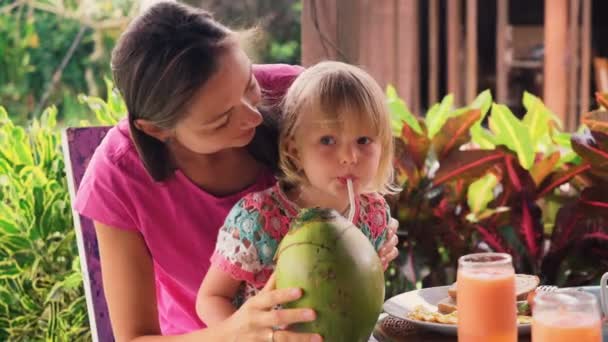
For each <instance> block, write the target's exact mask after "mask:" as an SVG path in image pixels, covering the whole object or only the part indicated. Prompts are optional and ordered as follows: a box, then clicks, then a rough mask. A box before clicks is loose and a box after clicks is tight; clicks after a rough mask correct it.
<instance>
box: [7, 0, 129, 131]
mask: <svg viewBox="0 0 608 342" xmlns="http://www.w3.org/2000/svg"><path fill="white" fill-rule="evenodd" d="M136 3H137V2H133V1H125V0H104V1H94V2H91V1H84V0H78V1H68V2H61V1H60V2H56V1H50V2H49V1H13V0H0V55H2V58H1V59H0V104H2V105H3V106H4V107H5V108H6V109H7V111H8V112H9V114H10V115H11V116H12V117H11V118H12V120H13V121H14V122H15V123H16V124H20V125H25V124H27V122H28V120H29V119H31V118H33V117H36V116H39V115H40V114H41V112H42V111H43V109H44V108H45V107H46V106H47V105H48V104H54V105H56V106H57V108H58V113H59V116H60V117H59V119H60V120H62V121H63V120H65V121H68V123H69V124H73V123H75V122H77V120H78V119H80V118H84V117H85V116H86V115H87V114H89V112H88V110H87V108H86V107H84V106H82V105H81V104H79V103H78V102H77V101H76V99H77V94H79V93H83V92H84V93H87V94H92V95H96V96H99V95H102V96H103V95H104V94H103V92H102V91H103V76H104V75H109V74H110V63H109V60H110V49H111V47H112V46H113V45H114V42H115V40H116V38H117V37H118V34H119V33H120V31H121V29H122V28H123V27H125V26H126V24H127V22H128V19H129V17H130V16H132V15H133V14H134V13H133V9H136V8H137V6H134V4H136Z"/></svg>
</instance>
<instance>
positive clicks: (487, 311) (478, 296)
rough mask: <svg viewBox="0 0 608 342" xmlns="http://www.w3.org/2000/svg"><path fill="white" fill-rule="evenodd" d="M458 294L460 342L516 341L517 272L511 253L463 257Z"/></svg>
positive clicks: (459, 260)
mask: <svg viewBox="0 0 608 342" xmlns="http://www.w3.org/2000/svg"><path fill="white" fill-rule="evenodd" d="M456 291H457V296H456V307H457V310H458V342H473V341H475V342H478V341H485V342H503V341H504V342H507V341H508V342H514V341H517V300H516V295H515V271H514V269H513V262H512V259H511V256H510V255H509V254H504V253H476V254H468V255H465V256H462V257H460V259H458V275H457V281H456Z"/></svg>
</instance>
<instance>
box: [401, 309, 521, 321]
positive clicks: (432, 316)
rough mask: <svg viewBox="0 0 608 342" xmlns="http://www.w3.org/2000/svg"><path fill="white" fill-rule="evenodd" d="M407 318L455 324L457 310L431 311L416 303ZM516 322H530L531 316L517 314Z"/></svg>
mask: <svg viewBox="0 0 608 342" xmlns="http://www.w3.org/2000/svg"><path fill="white" fill-rule="evenodd" d="M407 317H408V318H409V319H414V320H417V321H423V322H429V323H443V324H457V323H458V311H452V312H451V313H449V314H442V313H440V312H437V311H432V310H429V309H427V308H425V307H424V306H422V305H418V306H416V307H415V308H414V310H412V311H410V312H409V313H408V314H407ZM517 323H518V324H530V323H532V317H531V316H527V315H517Z"/></svg>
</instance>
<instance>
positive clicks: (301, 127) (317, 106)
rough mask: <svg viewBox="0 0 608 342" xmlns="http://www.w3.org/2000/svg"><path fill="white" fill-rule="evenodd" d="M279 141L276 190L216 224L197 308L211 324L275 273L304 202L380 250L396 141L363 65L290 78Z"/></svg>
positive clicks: (330, 65) (332, 66)
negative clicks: (338, 217)
mask: <svg viewBox="0 0 608 342" xmlns="http://www.w3.org/2000/svg"><path fill="white" fill-rule="evenodd" d="M283 110H284V117H283V120H282V122H281V132H280V138H279V156H280V166H281V171H282V173H283V175H282V177H281V179H280V181H279V182H278V183H277V184H276V185H275V186H273V187H271V188H269V189H267V190H265V191H262V192H254V193H251V194H249V195H246V196H245V197H244V198H243V199H241V200H240V201H239V202H237V204H236V205H235V206H234V207H233V208H232V210H231V211H230V213H229V214H228V217H227V218H226V221H225V222H224V225H223V227H222V228H221V229H220V233H219V235H218V240H217V244H216V249H215V252H214V254H213V256H212V257H211V264H212V265H211V268H210V269H209V271H208V272H207V275H206V277H205V279H204V280H203V283H202V285H201V288H200V289H199V292H198V296H197V308H196V309H197V313H198V314H199V317H200V318H201V319H202V320H203V321H204V322H205V323H206V324H207V325H214V324H217V323H218V322H220V321H223V320H225V319H226V318H228V317H229V316H230V315H231V314H232V313H233V312H234V311H235V310H236V307H238V306H239V305H240V304H242V303H243V302H244V301H245V300H247V299H248V298H250V297H252V296H254V295H255V294H256V293H257V292H258V291H259V289H260V288H262V287H263V286H264V284H265V283H266V281H267V280H268V279H269V277H270V275H271V274H272V272H273V270H274V262H273V257H274V255H275V252H276V250H277V246H278V245H279V242H280V241H281V239H282V238H283V237H284V236H285V235H286V233H287V231H288V230H289V225H290V223H291V220H292V219H293V218H294V217H295V216H296V215H297V213H298V211H299V210H300V209H301V208H307V207H315V206H319V207H327V208H332V209H335V210H337V211H338V212H340V213H342V214H343V215H344V216H347V215H346V214H347V212H349V209H350V208H349V200H348V190H347V182H348V180H351V181H352V183H353V188H354V192H355V195H356V197H355V199H356V200H355V208H354V212H355V215H354V219H353V223H354V224H355V225H356V226H357V227H359V228H360V229H361V231H362V232H363V233H364V234H365V235H366V236H367V237H368V238H369V240H370V242H371V243H372V244H373V245H374V247H375V248H376V249H377V250H378V249H379V248H380V246H381V245H382V243H383V242H384V240H385V238H386V234H387V225H388V222H389V219H390V213H389V209H388V206H387V204H386V202H385V200H384V198H383V197H382V194H388V193H394V192H396V191H397V190H398V189H396V188H395V187H394V186H393V184H392V176H393V168H392V158H393V140H392V136H391V127H390V118H389V113H388V109H387V107H386V105H385V99H384V94H383V92H382V90H381V89H380V87H379V86H378V84H377V83H376V82H375V81H374V80H373V79H372V77H371V76H369V75H368V74H367V73H365V72H364V71H362V70H361V69H359V68H357V67H354V66H351V65H348V64H344V63H339V62H323V63H319V64H317V65H315V66H313V67H311V68H309V69H308V70H306V71H304V72H303V73H302V74H300V76H298V77H297V78H296V80H295V81H294V83H293V84H292V86H291V87H290V88H289V90H288V92H287V94H286V95H285V99H284V106H283Z"/></svg>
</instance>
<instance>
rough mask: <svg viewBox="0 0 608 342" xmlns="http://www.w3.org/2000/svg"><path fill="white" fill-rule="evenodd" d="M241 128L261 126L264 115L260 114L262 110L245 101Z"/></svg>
mask: <svg viewBox="0 0 608 342" xmlns="http://www.w3.org/2000/svg"><path fill="white" fill-rule="evenodd" d="M241 115H242V116H241V118H242V119H241V123H242V124H241V128H242V129H244V130H245V129H251V128H254V127H257V126H259V125H260V124H261V123H262V121H263V119H262V115H261V114H260V111H258V109H257V108H256V107H255V106H253V105H251V104H249V103H245V104H244V105H243V110H242V114H241Z"/></svg>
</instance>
